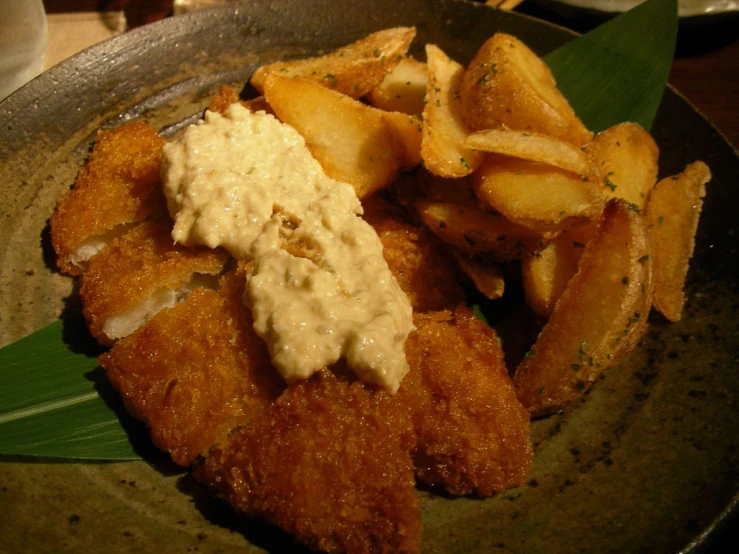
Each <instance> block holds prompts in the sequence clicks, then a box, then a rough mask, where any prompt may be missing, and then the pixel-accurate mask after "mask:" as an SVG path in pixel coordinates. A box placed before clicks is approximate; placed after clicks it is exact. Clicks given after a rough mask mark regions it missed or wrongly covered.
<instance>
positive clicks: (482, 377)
mask: <svg viewBox="0 0 739 554" xmlns="http://www.w3.org/2000/svg"><path fill="white" fill-rule="evenodd" d="M415 324H416V327H417V330H416V332H415V333H412V334H411V335H410V336H409V337H408V340H407V342H406V355H407V357H408V365H409V366H410V368H411V369H410V372H409V373H408V375H407V376H406V377H405V379H404V380H403V383H402V385H401V387H400V390H399V391H398V393H397V394H396V398H395V400H396V404H395V408H396V409H400V410H406V411H407V412H408V413H409V414H410V417H411V418H412V421H413V426H414V431H415V434H416V441H417V442H416V447H415V449H414V451H413V460H414V463H415V467H416V476H417V478H418V480H419V481H421V482H423V483H426V484H429V485H441V486H443V487H445V488H446V489H447V490H448V491H449V492H450V493H452V494H455V495H462V494H478V495H481V496H489V495H492V494H494V493H497V492H500V491H503V490H505V489H508V488H511V487H515V486H518V485H520V484H521V483H523V482H524V481H525V479H526V477H527V475H528V473H529V471H530V469H531V465H532V458H533V449H532V446H531V439H530V421H529V414H528V412H527V411H526V409H525V408H524V407H523V405H522V404H521V403H520V402H519V401H518V399H517V398H516V394H515V391H514V389H513V384H512V382H511V379H510V377H509V375H508V371H507V369H506V367H505V364H504V361H503V351H502V350H501V347H500V344H499V343H498V340H497V338H496V336H495V331H493V330H492V329H491V328H490V327H488V326H487V325H485V324H484V323H483V322H481V321H479V320H478V319H477V318H476V317H475V316H474V314H473V313H472V312H471V311H470V310H469V309H468V308H466V307H464V306H460V307H458V308H457V309H456V310H454V311H449V310H445V311H440V312H431V313H427V314H418V315H416V317H415Z"/></svg>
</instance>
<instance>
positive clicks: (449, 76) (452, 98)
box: [421, 44, 483, 179]
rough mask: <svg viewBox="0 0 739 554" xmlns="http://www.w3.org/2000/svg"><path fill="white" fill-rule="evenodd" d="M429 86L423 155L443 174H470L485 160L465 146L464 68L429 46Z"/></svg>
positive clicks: (435, 171)
mask: <svg viewBox="0 0 739 554" xmlns="http://www.w3.org/2000/svg"><path fill="white" fill-rule="evenodd" d="M426 57H427V59H428V85H427V87H426V105H425V106H424V108H423V138H422V141H421V158H422V159H423V163H424V165H425V166H426V168H427V169H428V170H429V171H430V172H431V173H433V174H435V175H438V176H440V177H446V178H449V179H454V178H458V177H464V176H465V175H469V174H470V173H472V172H473V171H474V170H475V169H477V168H478V167H479V166H480V164H481V163H482V160H483V155H482V154H481V153H480V152H477V151H475V150H471V149H469V148H467V147H465V145H464V141H465V139H466V138H467V134H468V131H467V128H466V126H465V124H464V122H463V121H462V114H461V112H460V102H459V86H460V85H461V82H462V76H463V74H464V68H463V67H462V66H461V65H460V64H458V63H457V62H455V61H454V60H451V59H449V57H447V55H446V54H444V52H442V50H441V49H440V48H439V47H437V46H435V45H433V44H427V45H426Z"/></svg>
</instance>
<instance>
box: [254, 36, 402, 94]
mask: <svg viewBox="0 0 739 554" xmlns="http://www.w3.org/2000/svg"><path fill="white" fill-rule="evenodd" d="M415 36H416V29H415V28H414V27H394V28H391V29H384V30H382V31H377V32H376V33H372V34H370V35H368V36H366V37H365V38H363V39H361V40H358V41H356V42H353V43H351V44H349V45H347V46H344V47H342V48H339V49H338V50H334V51H333V52H329V53H328V54H326V55H324V56H318V57H313V58H305V59H299V60H291V61H287V62H276V63H272V64H269V65H263V66H262V67H260V68H258V69H257V70H256V71H255V72H254V74H253V75H252V77H251V81H250V82H251V84H252V85H253V86H254V88H256V89H257V90H258V91H259V92H260V93H262V94H264V86H265V81H266V80H267V76H269V75H282V76H283V77H300V78H304V79H309V80H312V81H314V82H316V83H318V84H320V85H323V86H325V87H328V88H330V89H333V90H336V91H338V92H341V93H343V94H346V95H348V96H351V97H352V98H361V97H362V96H364V95H365V94H367V93H368V92H369V91H371V90H372V89H374V88H375V87H377V86H378V85H379V84H380V83H381V82H382V80H383V79H384V78H385V75H387V74H388V72H390V71H392V69H393V68H394V67H395V66H396V65H397V64H398V62H400V60H402V59H403V57H404V56H405V54H406V52H407V51H408V46H410V44H411V42H412V41H413V38H414V37H415Z"/></svg>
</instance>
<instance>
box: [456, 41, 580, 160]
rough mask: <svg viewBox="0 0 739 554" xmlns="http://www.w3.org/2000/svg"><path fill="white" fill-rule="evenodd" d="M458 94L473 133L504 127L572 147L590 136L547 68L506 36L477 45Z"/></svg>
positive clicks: (528, 50)
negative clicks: (534, 134) (559, 140)
mask: <svg viewBox="0 0 739 554" xmlns="http://www.w3.org/2000/svg"><path fill="white" fill-rule="evenodd" d="M460 92H461V94H462V107H463V113H464V118H465V122H466V123H467V125H468V126H469V128H470V129H471V130H473V131H482V130H485V129H498V128H500V127H507V128H509V129H514V130H516V131H533V132H537V133H542V134H544V135H549V136H551V137H556V138H559V139H562V140H565V141H567V142H571V143H573V144H576V145H578V146H583V145H585V144H586V143H588V142H589V141H590V139H591V138H592V136H593V135H592V133H591V132H590V131H588V129H587V128H586V127H585V125H583V123H582V122H581V121H580V120H579V119H578V117H577V115H575V112H574V111H573V110H572V108H571V107H570V105H569V104H568V103H567V100H566V99H565V97H564V96H563V95H562V93H561V92H559V90H558V89H557V84H556V82H555V81H554V77H553V76H552V72H551V71H550V70H549V68H548V67H547V65H546V64H545V63H544V62H543V61H542V60H541V59H540V58H539V57H538V56H537V55H536V54H534V52H532V51H531V50H530V49H529V48H528V47H527V46H526V45H525V44H524V43H523V42H521V41H520V40H518V39H517V38H515V37H512V36H511V35H507V34H504V33H496V34H495V35H493V36H492V37H491V38H489V39H488V40H487V41H486V42H485V44H483V45H482V47H481V48H480V50H478V52H477V55H476V56H475V57H474V58H473V60H472V62H470V65H469V67H468V68H467V72H466V73H465V75H464V79H463V82H462V87H461V90H460Z"/></svg>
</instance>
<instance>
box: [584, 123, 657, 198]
mask: <svg viewBox="0 0 739 554" xmlns="http://www.w3.org/2000/svg"><path fill="white" fill-rule="evenodd" d="M586 151H587V153H588V154H589V155H590V156H591V157H592V159H593V164H594V166H595V170H596V172H597V173H598V176H599V177H600V179H601V182H602V183H603V193H604V194H605V195H606V197H607V198H623V199H624V200H626V201H627V202H628V203H629V204H634V205H635V206H637V207H639V208H640V209H642V208H644V207H645V206H646V203H647V198H648V197H649V193H650V192H651V191H652V189H653V188H654V185H655V183H656V182H657V169H658V168H657V160H658V158H659V148H658V147H657V143H655V142H654V139H653V138H652V136H651V135H650V134H649V133H647V132H646V131H645V130H644V129H643V128H642V127H641V126H640V125H638V124H637V123H619V124H618V125H614V126H613V127H611V128H609V129H606V130H605V131H601V132H600V133H598V134H597V135H596V136H595V138H594V139H593V141H592V142H591V143H590V144H588V146H587V148H586Z"/></svg>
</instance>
